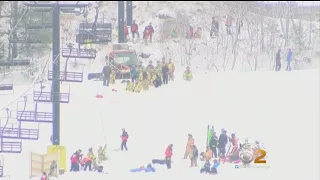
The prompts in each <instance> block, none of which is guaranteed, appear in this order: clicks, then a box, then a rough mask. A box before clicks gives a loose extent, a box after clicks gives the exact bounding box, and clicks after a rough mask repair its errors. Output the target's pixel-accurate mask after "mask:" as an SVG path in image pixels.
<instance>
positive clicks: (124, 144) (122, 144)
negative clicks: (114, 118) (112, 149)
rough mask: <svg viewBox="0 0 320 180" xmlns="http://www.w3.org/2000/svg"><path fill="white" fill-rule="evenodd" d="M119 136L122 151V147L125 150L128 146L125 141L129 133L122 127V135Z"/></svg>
mask: <svg viewBox="0 0 320 180" xmlns="http://www.w3.org/2000/svg"><path fill="white" fill-rule="evenodd" d="M120 137H121V140H122V142H121V151H123V150H124V149H125V150H126V151H128V148H127V141H128V138H129V134H128V133H127V131H126V130H125V129H124V128H122V135H121V136H120Z"/></svg>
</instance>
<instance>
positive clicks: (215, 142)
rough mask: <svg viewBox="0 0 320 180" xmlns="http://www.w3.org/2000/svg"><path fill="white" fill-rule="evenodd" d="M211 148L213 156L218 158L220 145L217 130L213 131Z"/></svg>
mask: <svg viewBox="0 0 320 180" xmlns="http://www.w3.org/2000/svg"><path fill="white" fill-rule="evenodd" d="M209 146H210V149H211V150H212V152H213V153H212V157H213V155H214V158H217V146H218V136H217V135H216V132H213V134H212V137H211V139H210V142H209Z"/></svg>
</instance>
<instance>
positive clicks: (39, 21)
mask: <svg viewBox="0 0 320 180" xmlns="http://www.w3.org/2000/svg"><path fill="white" fill-rule="evenodd" d="M32 11H33V12H35V13H36V14H35V16H33V17H29V23H28V25H27V29H28V30H42V29H51V28H52V22H45V13H50V14H49V15H51V12H52V9H51V8H32ZM49 19H50V21H52V18H49ZM32 21H35V22H32Z"/></svg>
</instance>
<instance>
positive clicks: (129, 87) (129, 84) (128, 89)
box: [126, 80, 134, 92]
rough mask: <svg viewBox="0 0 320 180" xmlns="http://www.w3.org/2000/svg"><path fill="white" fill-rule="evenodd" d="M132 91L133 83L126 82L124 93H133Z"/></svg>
mask: <svg viewBox="0 0 320 180" xmlns="http://www.w3.org/2000/svg"><path fill="white" fill-rule="evenodd" d="M133 89H134V83H133V82H130V80H127V86H126V91H129V92H133Z"/></svg>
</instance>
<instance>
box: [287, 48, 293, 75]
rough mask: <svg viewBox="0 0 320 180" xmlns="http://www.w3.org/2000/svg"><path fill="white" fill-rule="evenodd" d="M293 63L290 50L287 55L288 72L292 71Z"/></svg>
mask: <svg viewBox="0 0 320 180" xmlns="http://www.w3.org/2000/svg"><path fill="white" fill-rule="evenodd" d="M291 61H292V51H291V49H288V54H287V68H286V70H287V71H291Z"/></svg>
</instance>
